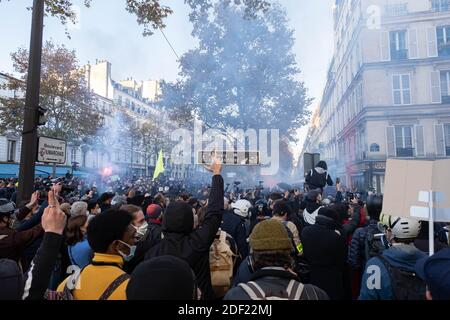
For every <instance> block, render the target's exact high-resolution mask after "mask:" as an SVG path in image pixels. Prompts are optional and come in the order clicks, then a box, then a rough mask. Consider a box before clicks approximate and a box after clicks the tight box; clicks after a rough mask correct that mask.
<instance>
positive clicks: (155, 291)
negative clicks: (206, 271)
mask: <svg viewBox="0 0 450 320" xmlns="http://www.w3.org/2000/svg"><path fill="white" fill-rule="evenodd" d="M195 288H196V286H195V275H194V272H193V271H192V269H191V268H190V267H189V265H188V264H187V263H186V262H184V261H183V260H181V259H179V258H176V257H173V256H162V257H157V258H153V259H151V260H148V261H145V262H143V263H141V264H139V265H138V266H137V267H136V269H135V270H134V271H133V273H132V274H131V278H130V282H129V283H128V286H127V299H128V300H192V299H193V298H194V293H196V292H195V291H196V290H195Z"/></svg>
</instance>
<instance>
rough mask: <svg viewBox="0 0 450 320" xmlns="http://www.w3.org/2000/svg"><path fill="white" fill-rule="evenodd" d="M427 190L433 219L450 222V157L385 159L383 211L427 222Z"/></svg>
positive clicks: (428, 203)
mask: <svg viewBox="0 0 450 320" xmlns="http://www.w3.org/2000/svg"><path fill="white" fill-rule="evenodd" d="M430 191H433V194H432V195H433V199H432V200H433V209H434V221H436V222H450V159H447V160H436V161H419V160H397V159H389V160H388V161H387V165H386V178H385V186H384V198H383V213H384V214H389V215H394V216H399V217H412V218H417V219H418V220H424V221H426V220H428V219H429V205H430Z"/></svg>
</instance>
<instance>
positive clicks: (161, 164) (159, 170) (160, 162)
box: [152, 150, 164, 181]
mask: <svg viewBox="0 0 450 320" xmlns="http://www.w3.org/2000/svg"><path fill="white" fill-rule="evenodd" d="M163 172H164V161H163V153H162V150H160V151H159V155H158V161H157V162H156V168H155V172H154V173H153V180H152V181H155V180H156V178H158V176H159V175H160V174H161V173H163Z"/></svg>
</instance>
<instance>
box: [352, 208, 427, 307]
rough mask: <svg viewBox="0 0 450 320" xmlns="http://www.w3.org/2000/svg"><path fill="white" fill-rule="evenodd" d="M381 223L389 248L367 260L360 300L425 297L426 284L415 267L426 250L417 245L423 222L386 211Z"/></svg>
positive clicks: (415, 298) (421, 298)
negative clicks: (392, 214)
mask: <svg viewBox="0 0 450 320" xmlns="http://www.w3.org/2000/svg"><path fill="white" fill-rule="evenodd" d="M379 227H380V229H381V230H384V232H385V234H386V241H387V242H388V245H389V248H388V249H386V250H384V251H383V252H382V253H381V254H380V255H378V256H375V257H373V258H371V259H370V260H369V261H367V264H366V267H365V271H364V274H363V278H362V282H361V291H360V296H359V300H424V299H425V292H426V286H425V283H424V282H423V280H421V279H420V278H419V277H418V276H417V275H416V273H415V269H414V267H415V264H416V262H417V261H418V260H420V259H422V258H424V257H425V256H426V254H425V253H424V252H422V251H420V250H419V249H417V248H416V247H415V246H414V245H413V242H414V240H415V239H416V237H417V236H418V234H419V232H420V229H421V222H420V221H418V220H415V219H412V218H406V217H396V216H391V215H386V214H382V215H381V216H380V223H379Z"/></svg>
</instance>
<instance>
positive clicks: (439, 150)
mask: <svg viewBox="0 0 450 320" xmlns="http://www.w3.org/2000/svg"><path fill="white" fill-rule="evenodd" d="M434 136H435V139H436V156H438V157H444V156H445V140H444V125H442V124H436V125H434Z"/></svg>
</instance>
